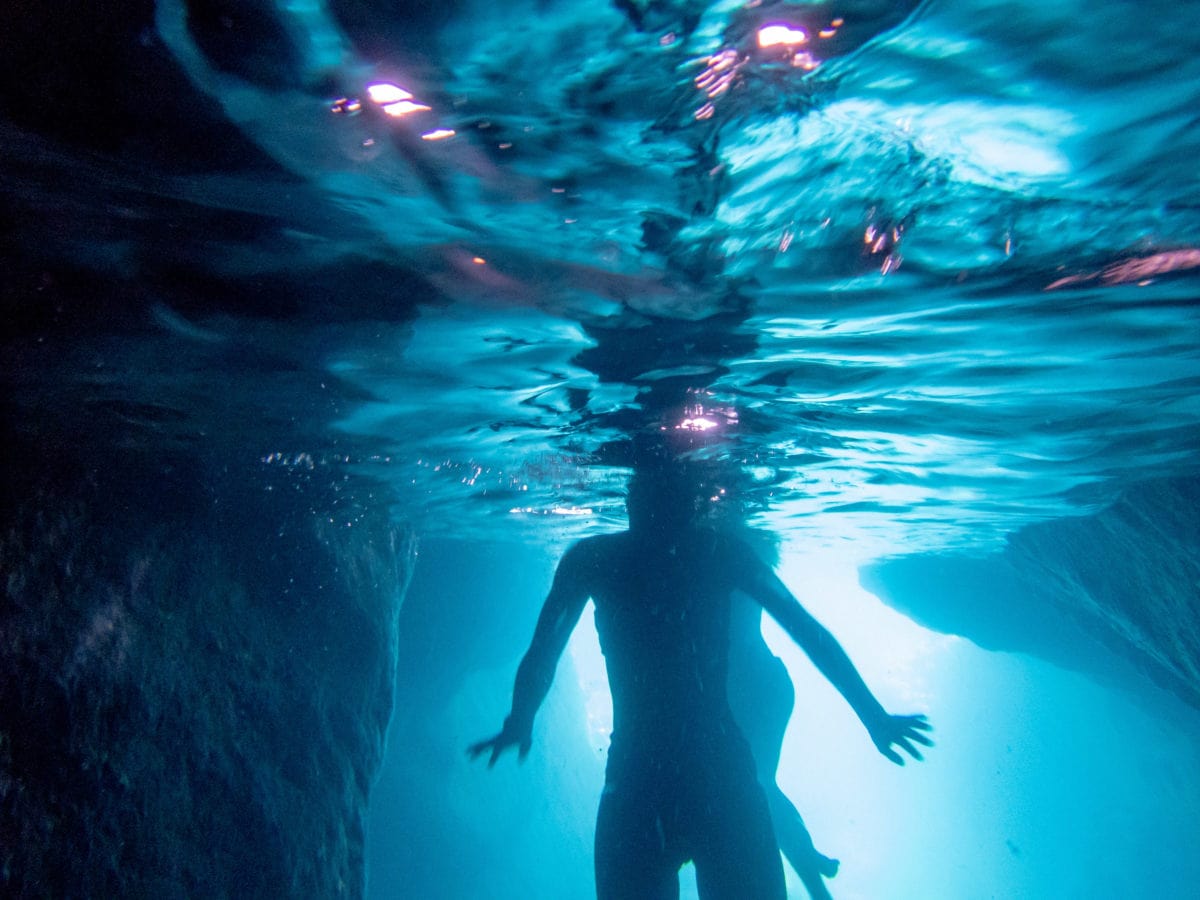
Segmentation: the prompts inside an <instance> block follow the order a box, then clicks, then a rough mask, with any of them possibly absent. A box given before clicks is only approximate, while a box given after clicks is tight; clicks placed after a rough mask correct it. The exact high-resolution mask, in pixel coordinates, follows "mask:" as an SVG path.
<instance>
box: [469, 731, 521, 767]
mask: <svg viewBox="0 0 1200 900" xmlns="http://www.w3.org/2000/svg"><path fill="white" fill-rule="evenodd" d="M531 746H533V735H532V734H531V733H530V732H529V730H528V729H521V728H517V727H516V726H514V725H513V724H512V721H511V719H505V720H504V727H503V728H502V729H500V733H499V734H497V735H496V736H495V737H492V738H488V739H487V740H486V741H479V742H478V743H475V744H472V745H471V746H470V747H468V748H467V753H468V754H469V755H470V757H471V759H478V758H479V757H480V756H482V755H483V754H484V753H487V752H488V751H489V750H490V751H491V753H492V757H491V759H489V760H488V768H489V769H490V768H491V767H492V766H494V765H495V764H496V760H498V759H499V758H500V757H501V755H502V754H503V753H504V751H505V750H507V749H508V748H509V747H516V748H517V759H519V760H521V761H522V762H524V760H525V757H526V756H528V755H529V748H530V747H531Z"/></svg>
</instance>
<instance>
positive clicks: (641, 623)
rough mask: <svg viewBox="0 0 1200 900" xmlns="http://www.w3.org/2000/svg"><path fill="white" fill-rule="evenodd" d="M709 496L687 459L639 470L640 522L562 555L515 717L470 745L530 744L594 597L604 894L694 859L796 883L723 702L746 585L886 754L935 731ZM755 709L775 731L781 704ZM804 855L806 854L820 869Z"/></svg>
mask: <svg viewBox="0 0 1200 900" xmlns="http://www.w3.org/2000/svg"><path fill="white" fill-rule="evenodd" d="M701 502H702V498H701V497H700V495H699V493H698V490H697V486H696V484H695V482H694V481H692V480H689V479H684V478H681V477H680V476H679V475H678V474H677V473H673V472H669V471H661V472H655V473H654V474H651V475H648V474H639V475H637V476H635V477H634V479H633V481H632V482H631V484H630V488H629V497H628V509H629V529H628V530H627V531H625V532H622V533H620V534H609V535H601V536H598V537H592V538H586V539H584V540H582V541H580V542H579V543H577V544H575V545H574V546H573V547H571V548H570V549H569V550H568V551H567V552H566V553H565V554H564V555H563V558H562V560H561V561H560V562H559V564H558V569H557V571H556V572H555V575H554V583H553V585H552V586H551V588H550V594H549V596H548V597H547V598H546V601H545V604H544V605H543V606H542V611H541V614H540V616H539V618H538V623H537V627H536V629H535V631H534V635H533V640H532V642H531V643H530V646H529V649H528V650H527V651H526V653H525V656H524V658H523V659H522V660H521V665H520V667H519V668H518V670H517V678H516V684H515V685H514V688H513V702H512V710H511V712H510V713H509V715H508V717H507V718H506V719H505V722H504V727H503V728H502V730H501V731H500V732H499V733H498V734H497V735H495V736H494V737H492V738H490V739H488V740H485V741H480V742H478V743H476V744H474V745H473V746H472V747H471V748H470V753H471V755H472V756H473V757H478V756H480V755H482V754H485V753H486V754H490V760H489V765H491V764H495V762H496V760H498V759H499V758H500V756H501V755H502V754H503V753H504V751H505V750H507V749H508V748H510V747H516V748H517V749H518V754H519V755H520V756H521V757H522V758H523V757H524V756H525V755H526V754H527V753H528V752H529V749H530V746H531V745H532V742H533V733H532V732H533V719H534V716H535V714H536V713H537V710H538V708H539V707H540V706H541V704H542V701H543V700H544V699H545V697H546V693H547V692H548V691H549V689H550V684H551V682H552V680H553V678H554V670H555V668H556V666H557V664H558V659H559V657H560V656H561V655H562V652H563V650H564V649H565V647H566V644H567V641H568V639H569V638H570V636H571V632H572V631H573V630H574V628H575V625H576V623H577V622H578V621H579V617H580V615H581V614H582V612H583V609H584V606H585V605H586V603H587V601H588V599H589V598H590V599H591V600H592V601H593V602H594V603H595V617H596V630H597V632H598V633H599V637H600V647H601V649H602V650H603V652H604V657H605V664H606V667H607V669H608V680H609V687H610V689H611V692H612V700H613V732H612V743H611V746H610V748H609V756H608V765H607V769H606V772H605V788H604V793H603V796H602V798H601V801H600V811H599V815H598V820H597V824H596V845H595V864H596V893H597V897H598V898H599V900H634V898H637V900H674V898H677V897H678V896H679V869H680V868H681V867H682V866H683V864H684V863H686V862H688V861H689V860H691V861H692V862H693V863H694V864H695V868H696V884H697V887H698V889H699V894H700V897H701V898H702V900H784V898H785V896H786V889H785V886H784V877H783V864H782V860H781V859H780V855H779V845H778V843H777V841H776V835H775V832H774V829H773V827H772V822H771V813H770V807H769V802H768V799H767V796H766V795H765V793H764V791H763V788H762V787H761V786H760V784H759V779H758V777H757V776H756V766H755V762H754V758H753V757H752V755H751V751H750V746H749V744H748V742H747V740H746V738H745V737H744V736H743V735H742V733H741V731H740V729H739V728H738V725H737V723H736V721H735V719H734V714H733V711H732V710H731V709H730V705H729V700H728V689H727V681H728V676H729V656H730V629H731V616H732V614H733V613H732V609H731V606H732V598H733V595H734V593H735V592H740V593H742V594H744V595H746V596H747V597H749V598H750V599H751V600H753V601H755V602H756V603H757V604H758V605H760V606H761V607H762V608H763V609H766V610H767V611H768V612H769V613H771V615H772V617H773V618H775V619H776V621H778V622H779V623H780V625H781V626H782V627H783V629H784V630H785V631H786V632H787V633H788V635H789V636H790V637H791V638H792V639H793V640H794V641H796V643H797V644H799V645H800V647H801V648H803V649H804V651H805V652H806V653H807V654H808V656H809V657H810V658H811V659H812V660H813V662H814V663H815V664H816V666H817V668H818V670H819V671H820V672H821V673H822V674H823V675H824V676H825V677H826V678H828V679H829V681H830V682H831V683H832V684H833V685H834V687H836V688H837V689H838V691H839V692H840V693H841V694H842V696H843V697H844V698H845V699H846V701H847V702H848V703H849V704H850V706H851V708H853V709H854V711H855V713H856V714H857V715H858V717H859V719H860V720H861V721H862V723H863V724H864V725H865V726H866V728H867V731H868V733H869V734H870V736H871V740H872V741H873V742H874V744H875V746H876V747H877V748H878V749H879V751H880V752H881V753H882V754H883V755H884V756H886V757H887V758H888V759H890V760H892V761H893V762H896V763H902V762H903V758H902V757H901V756H900V754H899V753H898V752H897V750H896V749H895V748H897V747H898V748H899V749H900V750H903V751H904V752H906V753H908V754H909V755H910V756H912V757H914V758H916V759H920V758H921V754H920V752H919V751H918V749H917V747H916V746H915V745H916V744H926V745H928V744H929V743H930V741H929V739H928V738H927V737H926V736H925V734H924V732H925V731H927V730H928V729H929V725H928V724H927V723H926V721H925V718H924V716H893V715H889V714H888V713H887V712H886V711H885V710H884V709H883V707H882V706H881V705H880V704H879V702H878V701H877V700H876V699H875V697H874V696H873V695H872V694H871V692H870V690H869V689H868V688H867V686H866V684H864V683H863V680H862V678H861V677H860V676H859V674H858V672H857V670H856V669H855V668H854V664H853V663H852V662H851V661H850V659H849V657H847V656H846V654H845V651H843V650H842V648H841V646H840V645H839V644H838V643H837V641H836V640H835V639H834V638H833V636H832V635H831V634H830V633H829V632H828V631H826V630H825V628H824V627H822V626H821V625H820V623H818V622H817V621H816V620H815V619H814V618H813V617H812V616H811V615H809V613H808V612H807V611H806V610H805V609H804V608H803V607H802V606H801V605H800V603H799V601H797V600H796V598H795V597H794V596H793V595H792V594H791V592H790V591H788V589H787V588H786V587H785V586H784V585H783V583H782V582H781V581H780V580H779V578H778V577H777V576H776V575H775V574H774V572H772V571H771V569H770V568H769V567H768V566H766V565H765V564H764V563H763V562H761V561H760V560H759V559H758V558H757V557H756V556H755V555H754V553H753V552H752V551H751V550H750V549H749V547H748V546H747V545H746V544H744V543H743V542H742V541H740V540H738V539H737V538H735V537H732V536H730V535H724V534H720V533H718V532H716V531H713V530H710V529H706V528H703V527H700V526H699V525H698V523H697V520H698V510H699V507H700V504H701ZM759 640H761V637H760V638H759ZM768 655H769V654H768ZM772 658H773V657H772ZM785 677H786V673H785ZM753 681H754V682H755V683H756V685H757V687H758V688H759V689H761V688H763V687H764V680H763V679H761V678H756V679H753ZM770 681H771V679H767V682H766V683H770ZM754 699H757V698H754ZM775 703H776V705H777V707H778V706H782V705H783V704H780V703H779V699H778V697H777V698H776V700H775ZM752 718H753V717H752ZM758 721H759V722H763V723H767V722H769V723H770V724H769V726H768V729H769V730H773V731H774V732H778V731H779V727H778V725H777V723H778V721H780V717H779V715H778V713H777V712H776V713H773V714H772V715H771V717H770V718H769V719H768V718H767V717H765V716H764V717H762V718H759V719H758ZM783 721H784V723H785V724H786V717H783ZM756 730H757V729H756ZM756 740H758V739H757V738H756ZM771 741H773V745H771V746H770V749H768V751H767V754H766V756H769V757H770V758H771V760H777V759H778V749H777V748H778V747H779V740H778V738H777V737H775V736H774V734H772V735H771V737H770V741H768V742H767V743H768V744H771ZM763 761H764V760H760V762H763ZM768 762H769V761H768ZM772 771H773V770H772ZM772 780H773V779H772ZM785 802H786V800H785ZM787 805H788V807H790V804H787ZM785 812H786V811H785ZM794 812H795V810H794V809H792V813H793V814H794ZM795 820H796V821H798V820H799V817H798V816H795ZM785 821H786V816H785ZM801 826H802V823H801ZM784 832H785V840H794V839H795V834H796V833H795V831H794V830H793V831H791V832H788V831H787V830H786V829H784ZM804 834H805V836H806V835H807V832H804ZM794 846H795V845H794ZM808 846H811V841H808ZM813 854H815V851H813ZM796 856H797V858H800V859H801V860H804V858H805V857H804V853H803V852H798V853H797V854H796ZM789 858H793V857H792V856H791V855H790V854H789ZM808 859H809V862H803V861H802V863H801V864H802V865H804V866H806V868H807V869H808V870H810V871H811V868H812V864H811V863H813V862H815V860H813V857H812V856H811V855H810V856H809V857H808ZM818 881H819V877H818ZM822 887H823V886H822ZM815 896H820V895H819V894H817V895H815Z"/></svg>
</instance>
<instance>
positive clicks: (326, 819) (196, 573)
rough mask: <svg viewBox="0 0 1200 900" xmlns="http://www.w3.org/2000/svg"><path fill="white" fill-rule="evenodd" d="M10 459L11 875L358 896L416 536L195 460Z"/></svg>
mask: <svg viewBox="0 0 1200 900" xmlns="http://www.w3.org/2000/svg"><path fill="white" fill-rule="evenodd" d="M27 468H28V471H21V472H18V473H14V475H13V477H11V478H9V479H6V484H5V486H4V491H5V493H6V496H5V497H4V508H5V510H6V514H5V517H4V521H3V532H2V534H0V566H2V571H3V579H4V583H3V600H2V601H0V894H3V895H4V896H8V897H159V898H171V897H199V896H204V897H358V896H361V894H362V893H363V889H364V871H363V827H364V825H363V823H364V816H365V812H366V806H367V800H368V794H369V791H370V789H371V785H372V781H373V779H374V776H375V774H376V771H377V769H378V766H379V763H380V759H381V755H382V751H383V739H384V734H385V732H386V727H387V722H388V719H389V716H390V713H391V707H392V696H393V683H394V678H395V665H396V621H397V615H398V612H399V609H400V603H401V600H402V597H403V594H404V591H405V588H406V586H407V581H408V577H409V574H410V571H411V562H412V548H411V539H410V537H409V536H408V535H407V534H406V533H405V532H404V531H403V530H402V529H398V528H396V527H395V526H393V525H392V524H390V523H389V522H388V521H387V520H386V518H385V517H384V516H383V515H380V514H375V513H372V512H369V511H366V510H361V509H359V510H355V509H348V508H347V507H346V505H345V504H340V505H339V504H337V503H332V502H330V497H329V495H328V494H327V493H323V492H322V490H320V489H318V488H317V487H315V486H312V485H311V484H309V485H305V484H300V483H297V482H296V481H295V480H294V479H293V480H290V481H286V482H285V481H284V480H281V479H279V478H278V477H277V476H275V475H274V474H272V473H264V472H263V471H261V470H260V469H256V468H253V467H252V468H251V469H249V470H247V471H242V472H232V473H231V471H230V470H229V469H228V468H226V467H205V466H204V465H202V464H201V463H198V462H197V461H196V460H195V459H189V460H186V461H185V460H181V459H177V460H173V461H171V462H170V463H164V460H162V459H161V458H156V459H154V460H150V459H139V458H137V455H136V454H134V453H130V454H128V456H127V458H122V457H120V456H116V457H111V458H106V459H104V460H103V464H102V465H101V466H98V467H95V466H82V465H71V464H67V463H63V462H61V461H59V462H56V463H55V464H54V465H53V466H50V465H48V464H44V463H39V464H38V465H37V466H36V467H34V466H29V467H27Z"/></svg>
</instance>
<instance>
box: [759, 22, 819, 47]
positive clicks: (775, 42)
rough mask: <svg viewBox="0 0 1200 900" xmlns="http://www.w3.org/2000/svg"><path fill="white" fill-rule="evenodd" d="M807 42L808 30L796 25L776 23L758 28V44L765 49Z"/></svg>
mask: <svg viewBox="0 0 1200 900" xmlns="http://www.w3.org/2000/svg"><path fill="white" fill-rule="evenodd" d="M805 43H808V32H807V31H805V30H804V29H803V28H797V27H796V26H794V25H785V24H782V23H776V24H774V25H764V26H762V27H761V28H760V29H758V46H759V47H761V48H762V49H764V50H765V49H767V48H768V47H795V46H797V45H799V44H805Z"/></svg>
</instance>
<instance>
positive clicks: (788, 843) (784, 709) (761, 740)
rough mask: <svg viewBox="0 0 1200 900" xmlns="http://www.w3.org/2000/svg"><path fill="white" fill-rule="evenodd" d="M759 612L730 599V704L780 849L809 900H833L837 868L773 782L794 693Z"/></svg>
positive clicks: (741, 599)
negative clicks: (765, 635)
mask: <svg viewBox="0 0 1200 900" xmlns="http://www.w3.org/2000/svg"><path fill="white" fill-rule="evenodd" d="M761 618H762V607H761V606H759V605H758V604H757V603H755V602H753V601H752V600H750V598H748V597H743V596H742V595H741V594H740V593H735V594H734V599H733V606H732V614H731V622H730V626H731V627H730V638H729V703H730V706H731V708H732V709H733V718H734V720H735V721H736V722H737V724H738V727H739V728H741V730H742V734H743V735H745V737H746V740H747V741H748V742H749V744H750V752H751V754H752V755H753V757H754V764H755V766H756V768H757V772H758V783H759V785H760V786H761V787H762V789H763V791H764V793H765V794H766V798H767V808H768V809H769V810H770V813H771V823H772V824H773V825H774V826H775V838H776V840H777V841H778V842H779V849H780V850H782V851H783V855H784V856H785V857H786V858H787V861H788V862H789V863H791V866H792V868H793V869H795V871H796V874H797V875H798V876H800V881H801V882H802V883H803V884H804V886H805V888H807V890H808V893H809V896H810V897H812V900H832V897H831V895H830V893H829V889H828V888H827V887H826V886H825V882H824V880H823V879H825V878H833V877H834V876H835V875H837V873H838V867H839V865H840V864H839V862H838V861H837V860H836V859H831V858H829V857H828V856H825V855H824V854H822V853H820V852H818V850H817V848H816V847H815V846H814V845H813V840H812V836H811V835H810V834H809V832H808V828H807V826H805V824H804V819H803V818H801V816H800V813H799V811H798V810H797V809H796V807H795V806H794V805H793V804H792V802H791V801H790V800H789V799H788V797H787V795H786V794H784V792H783V791H782V790H781V789H780V787H779V785H778V784H777V783H776V780H775V773H776V771H777V770H778V768H779V756H780V752H781V751H782V749H783V737H784V733H785V732H786V731H787V726H788V720H789V719H790V718H791V716H792V707H793V704H794V703H795V699H796V693H795V690H794V689H793V687H792V680H791V678H790V677H789V676H788V672H787V669H786V668H785V667H784V665H783V661H782V660H781V659H779V657H777V656H776V655H775V654H774V653H772V652H771V650H770V648H769V647H768V646H767V644H766V642H765V641H764V640H763V636H762V623H761Z"/></svg>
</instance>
